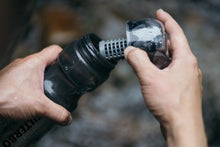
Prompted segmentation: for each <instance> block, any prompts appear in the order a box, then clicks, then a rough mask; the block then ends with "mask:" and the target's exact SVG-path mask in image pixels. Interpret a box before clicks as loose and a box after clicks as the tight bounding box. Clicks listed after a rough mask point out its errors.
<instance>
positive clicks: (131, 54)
mask: <svg viewBox="0 0 220 147" xmlns="http://www.w3.org/2000/svg"><path fill="white" fill-rule="evenodd" d="M143 53H144V51H142V50H140V49H134V50H131V51H130V52H129V53H128V55H127V59H128V61H131V60H135V59H138V57H139V56H140V55H142V54H143Z"/></svg>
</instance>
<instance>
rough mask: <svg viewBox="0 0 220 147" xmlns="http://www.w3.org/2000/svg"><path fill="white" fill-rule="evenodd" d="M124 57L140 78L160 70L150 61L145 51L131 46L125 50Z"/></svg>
mask: <svg viewBox="0 0 220 147" xmlns="http://www.w3.org/2000/svg"><path fill="white" fill-rule="evenodd" d="M124 55H125V58H126V60H127V61H128V63H129V64H130V65H131V66H132V68H133V69H134V70H135V72H136V73H137V76H138V77H139V78H141V77H142V76H147V75H149V74H152V73H154V72H155V71H157V70H158V69H157V67H156V66H155V65H154V64H153V63H152V62H151V61H150V59H149V57H148V55H147V53H146V52H145V51H144V50H141V49H139V48H135V47H132V46H129V47H127V48H126V49H125V51H124Z"/></svg>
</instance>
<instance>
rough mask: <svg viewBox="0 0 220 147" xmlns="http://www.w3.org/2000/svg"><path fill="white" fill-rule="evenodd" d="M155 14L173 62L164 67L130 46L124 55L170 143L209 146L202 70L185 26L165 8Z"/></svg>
mask: <svg viewBox="0 0 220 147" xmlns="http://www.w3.org/2000/svg"><path fill="white" fill-rule="evenodd" d="M156 17H157V19H159V20H160V21H162V22H163V23H164V25H165V29H166V31H167V33H168V34H169V36H170V40H169V42H168V47H169V50H170V51H171V53H172V62H171V64H170V65H169V66H168V67H166V68H165V69H163V70H160V69H158V68H157V67H156V66H155V65H153V64H152V63H151V61H150V60H149V58H148V56H147V54H146V52H144V51H143V50H140V49H137V48H134V47H128V48H127V49H126V50H125V57H126V59H127V61H128V63H129V64H130V65H131V66H132V67H133V69H134V70H135V72H136V74H137V76H138V79H139V82H140V85H141V89H142V95H143V97H144V100H145V102H146V105H147V107H148V108H149V109H150V111H151V112H152V113H153V115H154V116H155V117H156V118H157V119H158V120H159V122H160V123H161V125H162V127H163V129H164V131H165V136H166V139H167V144H168V146H169V147H206V146H207V139H206V135H205V130H204V124H203V117H202V72H201V70H200V69H199V67H198V62H197V59H196V57H195V56H194V55H193V53H192V51H191V49H190V47H189V44H188V41H187V39H186V37H185V35H184V32H183V30H182V29H181V27H180V26H179V25H178V24H177V22H176V21H175V20H174V19H173V18H172V17H171V16H170V15H169V14H168V13H166V12H164V11H163V10H161V9H160V10H158V11H157V12H156Z"/></svg>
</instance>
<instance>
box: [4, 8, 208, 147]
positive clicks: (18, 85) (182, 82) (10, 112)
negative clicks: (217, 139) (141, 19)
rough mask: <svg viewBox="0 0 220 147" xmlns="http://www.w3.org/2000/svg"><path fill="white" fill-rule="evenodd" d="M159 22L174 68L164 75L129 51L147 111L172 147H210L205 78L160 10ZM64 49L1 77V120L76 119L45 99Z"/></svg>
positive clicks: (15, 65)
mask: <svg viewBox="0 0 220 147" xmlns="http://www.w3.org/2000/svg"><path fill="white" fill-rule="evenodd" d="M156 16H157V19H159V20H161V21H162V22H163V23H164V24H165V29H166V31H167V32H168V34H169V36H170V40H169V42H168V46H169V49H170V51H171V52H172V62H171V64H170V65H169V66H168V67H166V68H165V69H163V70H160V69H158V68H157V67H156V66H155V65H153V64H152V63H151V62H150V60H149V58H148V56H147V54H146V52H144V51H142V50H140V49H137V48H134V47H128V48H127V49H126V50H125V57H126V59H127V61H128V63H129V64H130V65H131V66H132V67H133V69H134V70H135V72H136V73H137V76H138V78H139V81H140V85H141V89H142V94H143V97H144V100H145V102H146V105H147V106H148V108H149V109H150V110H151V112H152V113H153V115H154V116H155V117H156V118H157V119H158V120H159V122H160V123H161V126H162V127H163V128H164V131H165V136H166V139H167V144H168V146H169V147H206V146H207V139H206V135H205V130H204V124H203V117H202V106H201V104H202V72H201V70H200V69H199V67H198V63H197V59H196V57H195V56H194V55H193V53H192V52H191V49H190V47H189V45H188V42H187V39H186V37H185V35H184V33H183V31H182V29H181V28H180V26H179V25H178V24H177V23H176V21H175V20H174V19H173V18H172V17H171V16H170V15H169V14H168V13H166V12H164V11H162V10H158V11H157V13H156ZM61 50H62V49H61V48H60V47H58V46H50V47H48V48H45V49H44V50H42V51H41V52H39V53H36V54H33V55H30V56H27V57H26V58H24V59H17V60H15V61H14V62H12V63H11V64H9V65H8V66H6V67H5V68H4V69H2V70H1V71H0V93H1V95H0V117H1V118H4V119H7V118H8V119H25V118H30V117H35V116H44V117H47V118H50V119H52V120H54V121H55V122H57V123H59V124H62V125H67V124H70V123H71V121H72V117H71V115H70V113H69V112H68V111H67V110H66V109H65V108H63V107H62V106H60V105H58V104H55V103H54V102H52V101H51V100H50V99H49V98H47V97H46V96H45V95H44V88H43V79H44V70H45V67H46V66H48V65H50V64H51V63H52V62H54V61H55V60H56V58H57V57H58V54H59V53H60V51H61Z"/></svg>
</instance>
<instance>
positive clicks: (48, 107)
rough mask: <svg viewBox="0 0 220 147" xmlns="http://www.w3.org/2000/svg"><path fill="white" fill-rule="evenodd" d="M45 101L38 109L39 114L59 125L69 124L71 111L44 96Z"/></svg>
mask: <svg viewBox="0 0 220 147" xmlns="http://www.w3.org/2000/svg"><path fill="white" fill-rule="evenodd" d="M44 97H45V98H44V99H45V102H44V103H43V107H42V108H41V109H38V110H37V111H39V113H40V115H41V116H43V117H47V118H49V119H51V120H53V121H55V122H56V123H58V124H59V125H70V124H71V122H72V116H71V113H70V112H69V111H68V110H66V109H65V108H64V107H62V106H61V105H59V104H56V103H55V102H53V101H51V100H50V99H49V98H47V97H46V96H44Z"/></svg>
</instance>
